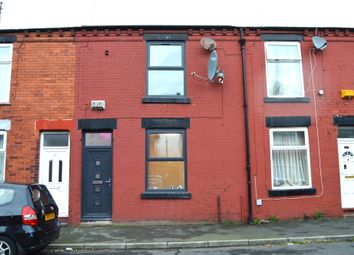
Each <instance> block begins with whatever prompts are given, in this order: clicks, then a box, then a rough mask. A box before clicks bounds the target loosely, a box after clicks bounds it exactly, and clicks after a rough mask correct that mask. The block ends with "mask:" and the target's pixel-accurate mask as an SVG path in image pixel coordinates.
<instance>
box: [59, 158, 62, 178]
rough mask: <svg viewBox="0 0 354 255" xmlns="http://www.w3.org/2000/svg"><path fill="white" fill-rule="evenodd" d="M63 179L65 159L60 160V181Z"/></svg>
mask: <svg viewBox="0 0 354 255" xmlns="http://www.w3.org/2000/svg"><path fill="white" fill-rule="evenodd" d="M62 181H63V161H62V160H59V182H62Z"/></svg>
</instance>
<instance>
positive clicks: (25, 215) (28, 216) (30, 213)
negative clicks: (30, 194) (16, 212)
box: [22, 206, 38, 226]
mask: <svg viewBox="0 0 354 255" xmlns="http://www.w3.org/2000/svg"><path fill="white" fill-rule="evenodd" d="M22 223H23V224H24V225H31V226H36V225H38V219H37V214H36V212H35V210H33V208H32V207H30V206H24V207H23V208H22Z"/></svg>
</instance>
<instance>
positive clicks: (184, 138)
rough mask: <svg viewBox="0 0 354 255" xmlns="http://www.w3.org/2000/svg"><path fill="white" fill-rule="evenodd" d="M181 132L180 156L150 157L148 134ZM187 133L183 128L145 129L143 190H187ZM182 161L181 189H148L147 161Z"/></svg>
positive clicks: (169, 191) (179, 191) (159, 191)
mask: <svg viewBox="0 0 354 255" xmlns="http://www.w3.org/2000/svg"><path fill="white" fill-rule="evenodd" d="M176 133H177V134H182V142H183V148H182V157H150V134H176ZM186 143H187V135H186V130H185V129H164V128H159V129H146V139H145V153H146V154H145V192H148V193H185V192H187V191H188V177H187V144H186ZM151 161H153V162H167V161H176V162H184V188H183V189H156V190H154V189H149V162H151Z"/></svg>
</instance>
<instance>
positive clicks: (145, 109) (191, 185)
mask: <svg viewBox="0 0 354 255" xmlns="http://www.w3.org/2000/svg"><path fill="white" fill-rule="evenodd" d="M201 38H202V35H195V36H193V35H190V36H189V39H188V41H187V42H186V80H187V81H186V87H187V96H188V97H189V98H190V99H191V104H183V105H181V104H143V103H142V98H143V97H144V96H145V90H146V87H145V84H146V42H144V41H143V36H142V35H138V34H133V35H130V36H129V35H127V34H124V33H122V34H121V35H119V36H117V35H111V36H104V35H98V36H96V37H95V36H92V34H90V33H87V35H86V36H80V35H79V36H78V37H77V78H76V81H77V83H76V84H77V99H78V100H77V102H76V119H81V118H88V119H93V118H116V119H118V128H117V129H116V130H115V131H114V147H113V221H142V220H172V221H202V220H207V221H216V220H217V215H218V211H217V196H220V197H221V211H220V215H221V218H222V219H223V220H235V221H241V220H245V219H246V217H247V197H246V196H247V195H246V194H247V193H246V170H245V164H246V162H245V151H244V148H245V144H244V143H245V142H244V140H245V138H244V136H245V135H244V128H243V127H244V117H243V98H242V96H241V95H242V83H241V81H242V77H241V75H240V74H241V60H240V47H239V43H238V41H237V40H236V39H237V38H236V37H233V36H229V35H221V33H220V34H219V35H218V36H214V38H215V39H216V41H217V43H218V55H219V61H220V62H219V63H220V67H221V68H222V69H224V70H225V74H226V78H225V82H224V84H223V85H222V86H220V85H218V84H210V83H208V82H206V81H203V80H201V79H198V78H195V77H192V76H191V75H190V74H191V72H196V73H197V74H199V75H202V76H207V62H208V59H209V52H207V51H205V50H204V49H202V48H201V46H200V42H199V40H200V39H201ZM105 50H109V55H108V56H106V55H105ZM97 99H101V100H105V101H106V110H104V111H101V112H97V111H92V110H91V109H88V107H87V106H88V105H89V104H90V101H91V100H97ZM146 117H152V118H153V117H156V118H163V117H170V118H176V117H189V118H190V125H191V126H190V128H189V129H187V151H188V152H187V157H188V191H189V192H191V193H192V198H191V199H189V200H188V199H187V200H183V199H182V200H181V199H179V200H168V199H154V200H149V199H141V198H140V195H141V193H142V192H144V191H145V129H143V128H142V127H141V119H142V118H146ZM80 139H81V131H77V132H76V133H75V135H74V136H72V150H73V155H72V173H73V175H72V179H71V181H72V185H71V187H72V190H71V201H72V203H71V205H72V207H71V210H72V222H78V221H79V220H80V194H81V189H80V187H79V186H78V185H74V183H80V181H81V173H80V172H79V171H76V169H80V168H81V141H80ZM74 169H75V170H74ZM73 170H74V171H73ZM73 201H74V202H73Z"/></svg>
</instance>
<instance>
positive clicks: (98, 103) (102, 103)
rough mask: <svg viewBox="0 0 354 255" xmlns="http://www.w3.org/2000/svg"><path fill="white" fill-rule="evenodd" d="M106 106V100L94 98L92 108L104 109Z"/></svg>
mask: <svg viewBox="0 0 354 255" xmlns="http://www.w3.org/2000/svg"><path fill="white" fill-rule="evenodd" d="M105 108H106V101H104V100H92V101H91V109H92V110H99V111H102V110H104V109H105Z"/></svg>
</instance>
